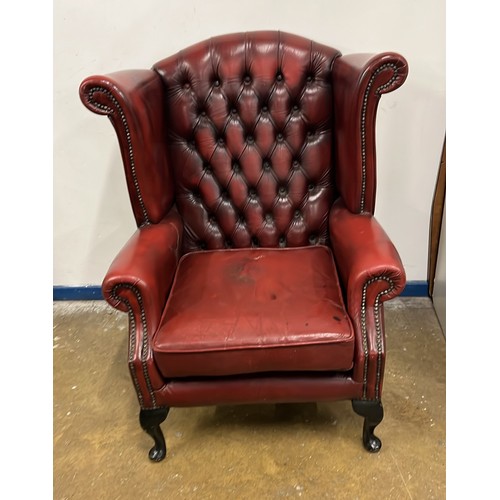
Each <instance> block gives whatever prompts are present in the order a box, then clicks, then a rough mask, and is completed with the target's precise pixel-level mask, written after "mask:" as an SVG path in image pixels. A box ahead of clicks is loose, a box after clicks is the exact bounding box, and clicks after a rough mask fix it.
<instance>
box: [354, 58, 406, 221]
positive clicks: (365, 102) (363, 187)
mask: <svg viewBox="0 0 500 500" xmlns="http://www.w3.org/2000/svg"><path fill="white" fill-rule="evenodd" d="M387 68H391V69H392V70H393V71H394V74H393V75H392V77H391V79H390V80H389V81H388V82H387V83H384V84H383V85H381V86H380V87H378V88H377V89H376V90H375V95H376V96H379V95H380V93H381V92H382V91H383V90H385V89H386V88H388V87H390V86H391V85H392V84H393V83H394V82H395V80H396V79H397V77H398V67H397V66H396V65H395V64H394V63H386V64H383V65H382V66H380V67H379V68H377V70H376V71H375V72H374V73H373V75H372V76H371V78H370V80H369V82H368V85H367V87H366V90H365V95H364V97H363V108H362V110H361V200H360V211H361V212H363V210H364V209H365V194H366V111H367V108H368V97H369V94H370V91H371V88H372V85H373V82H374V81H375V78H376V77H377V76H378V74H379V73H380V72H381V71H383V70H384V69H387Z"/></svg>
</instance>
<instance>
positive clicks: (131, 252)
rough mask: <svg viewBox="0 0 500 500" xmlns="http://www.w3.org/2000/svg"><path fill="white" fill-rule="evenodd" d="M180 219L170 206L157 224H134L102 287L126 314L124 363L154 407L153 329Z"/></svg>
mask: <svg viewBox="0 0 500 500" xmlns="http://www.w3.org/2000/svg"><path fill="white" fill-rule="evenodd" d="M182 228H183V226H182V221H181V218H180V216H179V215H178V213H177V212H176V211H175V209H173V210H171V211H170V213H169V214H168V215H167V216H166V217H165V218H164V219H163V220H162V221H161V222H159V223H158V224H151V225H148V226H144V227H141V228H138V229H137V230H136V232H135V233H134V234H133V235H132V237H131V238H130V239H129V241H128V242H127V243H126V244H125V246H124V247H123V248H122V250H121V251H120V252H119V253H118V255H117V257H116V258H115V259H114V261H113V263H112V264H111V266H110V268H109V270H108V273H107V274H106V276H105V278H104V281H103V285H102V291H103V295H104V298H105V299H106V300H107V301H108V302H109V304H110V305H111V306H113V307H115V308H117V309H119V310H121V311H124V312H127V313H128V315H129V322H130V332H129V368H130V373H131V375H132V379H133V381H134V384H135V386H136V390H137V394H138V397H139V403H140V405H141V407H142V408H155V407H156V406H157V405H156V399H155V395H154V391H155V390H156V389H159V388H160V387H162V386H163V383H164V382H163V379H162V377H161V375H160V374H159V372H158V370H157V368H156V365H155V363H154V361H153V356H152V351H151V346H150V342H151V338H152V336H153V335H154V333H155V332H156V330H157V329H158V326H159V324H160V320H161V315H162V312H163V309H164V308H165V304H166V301H167V298H168V294H169V291H170V287H171V285H172V281H173V278H174V274H175V270H176V268H177V264H178V261H179V258H180V253H181V242H182V230H183V229H182Z"/></svg>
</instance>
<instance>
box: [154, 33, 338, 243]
mask: <svg viewBox="0 0 500 500" xmlns="http://www.w3.org/2000/svg"><path fill="white" fill-rule="evenodd" d="M339 55H340V53H339V52H338V51H337V50H334V49H331V48H328V47H325V46H322V45H320V44H317V43H314V42H311V41H309V40H305V39H303V38H300V37H297V36H293V35H289V34H286V33H279V32H259V33H247V34H236V35H232V36H223V37H216V38H213V39H211V40H209V41H208V42H204V43H200V44H197V45H195V46H194V47H191V48H189V49H186V50H184V51H182V52H181V53H179V54H177V55H175V56H173V57H170V58H168V59H165V60H163V61H160V62H158V63H157V64H155V65H154V69H155V70H156V71H157V72H158V73H159V74H160V75H161V76H162V78H163V80H164V83H165V88H166V93H165V100H166V103H165V106H166V109H167V110H168V114H167V123H168V130H169V135H168V141H169V153H170V164H171V166H172V170H173V173H174V176H175V180H176V202H177V207H178V209H179V213H180V214H181V216H182V218H183V220H184V224H185V236H186V237H185V246H184V249H185V250H187V251H189V250H199V249H216V248H233V247H235V248H247V247H250V246H264V247H286V246H303V245H309V244H318V243H321V244H324V243H325V242H326V239H327V233H328V228H327V220H328V211H329V208H330V205H331V200H332V197H333V183H332V179H331V173H332V158H331V153H332V113H331V110H332V97H333V94H332V81H331V80H332V67H333V64H334V61H335V59H336V58H337V57H338V56H339Z"/></svg>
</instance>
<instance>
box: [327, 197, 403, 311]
mask: <svg viewBox="0 0 500 500" xmlns="http://www.w3.org/2000/svg"><path fill="white" fill-rule="evenodd" d="M329 224H330V237H331V242H332V248H333V254H334V256H335V261H336V262H337V266H338V270H339V274H340V278H341V280H342V283H343V284H344V287H345V288H346V291H347V306H348V309H350V311H351V312H353V309H354V310H359V308H360V307H361V304H366V303H367V292H368V288H371V289H373V291H374V293H371V294H370V295H371V296H373V297H375V298H376V300H378V301H380V302H384V301H386V300H389V299H391V298H393V297H396V296H397V295H399V294H400V293H401V292H402V291H403V289H404V286H405V283H406V276H405V271H404V267H403V264H402V263H401V259H400V257H399V255H398V252H397V250H396V248H395V247H394V245H393V243H392V242H391V240H390V239H389V237H388V236H387V234H386V233H385V231H384V230H383V229H382V227H381V226H380V224H379V223H378V222H377V220H376V219H375V218H374V217H373V216H372V215H370V214H353V213H352V212H350V211H349V210H348V209H347V208H346V207H345V205H344V204H343V202H342V200H337V202H335V203H334V205H333V207H332V210H331V212H330V219H329Z"/></svg>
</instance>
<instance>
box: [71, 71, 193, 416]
mask: <svg viewBox="0 0 500 500" xmlns="http://www.w3.org/2000/svg"><path fill="white" fill-rule="evenodd" d="M164 91H165V89H164V87H163V82H162V80H161V77H160V76H159V75H158V74H157V73H156V72H155V71H153V70H129V71H120V72H117V73H112V74H109V75H104V76H91V77H89V78H86V79H85V80H84V81H83V82H82V84H81V85H80V97H81V100H82V102H83V104H84V105H85V106H86V107H87V108H89V109H90V110H91V111H93V112H94V113H97V114H100V115H106V116H108V118H109V119H110V121H111V123H112V124H113V126H114V128H115V131H116V134H117V137H118V142H119V145H120V150H121V154H122V159H123V165H124V168H125V175H126V180H127V186H128V191H129V196H130V201H131V204H132V209H133V212H134V216H135V219H136V222H137V226H138V229H137V231H136V232H135V233H134V234H133V235H132V237H131V238H130V240H129V241H128V242H127V243H126V245H125V246H124V247H123V248H122V250H121V251H120V252H119V254H118V255H117V257H116V258H115V260H114V261H113V263H112V264H111V266H110V268H109V271H108V273H107V274H106V277H105V278H104V281H103V285H102V290H103V295H104V298H105V299H106V300H107V301H108V302H109V304H110V305H112V306H113V307H115V308H117V309H119V310H121V311H124V312H127V313H128V315H129V324H130V332H129V368H130V373H131V376H132V379H133V382H134V385H135V387H136V391H137V396H138V399H139V403H140V405H141V408H156V407H157V402H156V398H155V390H157V389H159V388H160V387H162V386H163V384H164V382H163V379H162V377H161V375H160V374H159V372H158V370H157V368H156V365H155V363H154V360H153V357H152V351H151V345H150V342H151V338H152V336H153V335H154V333H155V331H156V330H157V328H158V326H159V323H160V320H161V315H162V312H163V309H164V307H165V304H166V301H167V298H168V293H169V291H170V287H171V285H172V281H173V278H174V274H175V270H176V268H177V263H178V261H179V258H180V254H181V242H182V231H183V224H182V221H181V218H180V216H179V214H178V213H177V211H176V210H175V208H174V207H173V203H174V183H173V179H172V173H171V170H170V168H169V165H168V157H167V148H166V137H167V128H166V122H165V109H164Z"/></svg>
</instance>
